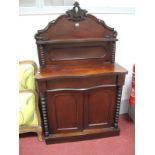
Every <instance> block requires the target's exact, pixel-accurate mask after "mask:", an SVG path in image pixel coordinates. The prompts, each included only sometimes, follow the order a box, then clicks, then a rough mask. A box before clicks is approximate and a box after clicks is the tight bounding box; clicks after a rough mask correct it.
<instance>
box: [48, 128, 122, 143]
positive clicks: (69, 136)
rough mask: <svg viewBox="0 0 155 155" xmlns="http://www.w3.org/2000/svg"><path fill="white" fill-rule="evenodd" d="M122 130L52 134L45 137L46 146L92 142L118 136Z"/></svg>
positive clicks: (106, 129)
mask: <svg viewBox="0 0 155 155" xmlns="http://www.w3.org/2000/svg"><path fill="white" fill-rule="evenodd" d="M119 134H120V129H119V128H118V129H115V128H102V129H87V130H84V131H81V132H74V133H62V134H60V133H59V134H51V135H49V136H48V137H45V141H46V144H54V143H61V142H73V141H81V140H90V139H96V138H104V137H112V136H118V135H119Z"/></svg>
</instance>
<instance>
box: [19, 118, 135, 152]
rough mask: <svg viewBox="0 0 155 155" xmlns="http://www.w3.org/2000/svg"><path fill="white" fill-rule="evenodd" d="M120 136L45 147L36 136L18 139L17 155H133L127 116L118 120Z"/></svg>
mask: <svg viewBox="0 0 155 155" xmlns="http://www.w3.org/2000/svg"><path fill="white" fill-rule="evenodd" d="M119 126H120V129H121V133H120V136H116V137H110V138H101V139H95V140H87V141H78V142H70V143H60V144H51V145H46V144H45V142H39V141H38V139H37V137H36V135H26V136H22V137H20V139H19V155H134V150H135V141H134V139H135V138H134V123H133V121H132V120H131V119H130V118H129V116H128V115H121V116H120V119H119Z"/></svg>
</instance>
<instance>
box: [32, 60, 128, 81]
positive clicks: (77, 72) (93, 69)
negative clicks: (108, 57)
mask: <svg viewBox="0 0 155 155" xmlns="http://www.w3.org/2000/svg"><path fill="white" fill-rule="evenodd" d="M126 73H127V70H126V69H125V68H123V67H121V66H120V65H118V64H117V63H114V64H104V65H103V66H102V65H85V66H81V65H76V66H73V65H72V66H69V65H66V66H60V65H59V66H50V67H45V68H40V69H39V70H38V72H37V74H36V76H35V78H36V80H47V79H53V78H64V77H72V78H74V77H84V76H94V75H107V74H126Z"/></svg>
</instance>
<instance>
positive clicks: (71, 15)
mask: <svg viewBox="0 0 155 155" xmlns="http://www.w3.org/2000/svg"><path fill="white" fill-rule="evenodd" d="M66 15H67V18H68V19H69V20H73V21H76V22H79V21H81V20H84V19H85V18H86V17H87V10H83V9H81V8H80V6H79V3H78V2H75V3H74V7H73V9H72V10H68V11H66Z"/></svg>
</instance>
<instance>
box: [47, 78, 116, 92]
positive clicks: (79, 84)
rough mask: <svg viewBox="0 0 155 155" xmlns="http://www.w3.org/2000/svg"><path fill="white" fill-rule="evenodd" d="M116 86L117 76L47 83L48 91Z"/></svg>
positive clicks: (50, 81) (68, 79) (66, 79)
mask: <svg viewBox="0 0 155 155" xmlns="http://www.w3.org/2000/svg"><path fill="white" fill-rule="evenodd" d="M113 84H116V75H107V76H98V77H97V76H92V77H85V78H82V77H81V78H63V79H53V80H48V81H47V89H57V88H89V87H94V86H99V85H113Z"/></svg>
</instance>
